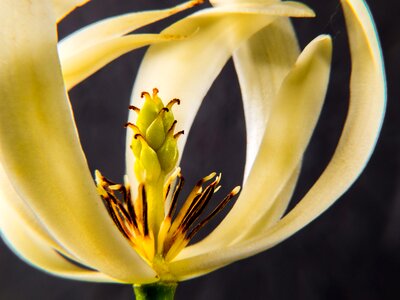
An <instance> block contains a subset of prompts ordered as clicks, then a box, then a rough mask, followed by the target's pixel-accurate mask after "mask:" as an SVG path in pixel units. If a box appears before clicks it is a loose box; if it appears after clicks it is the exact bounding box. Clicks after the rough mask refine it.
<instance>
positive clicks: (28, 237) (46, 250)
mask: <svg viewBox="0 0 400 300" xmlns="http://www.w3.org/2000/svg"><path fill="white" fill-rule="evenodd" d="M0 226H1V228H2V230H1V236H2V238H3V239H4V241H5V242H6V244H7V245H8V246H9V247H10V248H11V249H12V250H13V251H14V253H15V254H17V255H18V256H19V257H20V258H21V259H22V260H24V261H25V262H27V263H28V264H30V265H32V266H34V267H36V268H38V269H41V270H43V271H45V272H48V273H50V274H52V275H55V276H60V277H64V278H69V279H76V280H85V281H99V282H100V281H101V282H115V281H116V280H114V279H112V278H110V277H108V276H106V275H103V274H101V273H99V272H97V271H93V270H88V269H84V268H82V267H80V266H78V265H75V264H73V263H72V262H70V261H68V260H67V259H65V258H64V257H62V256H61V255H60V254H58V253H57V251H56V250H55V249H54V248H52V247H51V246H50V245H49V244H48V242H47V240H43V239H41V237H40V236H38V235H37V234H36V232H33V229H32V227H30V226H29V225H28V226H27V224H26V223H23V222H21V219H20V218H19V217H18V215H16V214H15V213H14V211H13V210H11V209H7V207H6V206H2V207H1V210H0Z"/></svg>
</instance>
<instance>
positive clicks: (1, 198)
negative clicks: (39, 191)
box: [0, 165, 62, 251]
mask: <svg viewBox="0 0 400 300" xmlns="http://www.w3.org/2000/svg"><path fill="white" fill-rule="evenodd" d="M5 211H7V212H10V213H11V214H12V215H13V218H17V219H18V220H20V221H19V222H20V223H24V226H25V227H30V228H31V231H32V232H33V233H35V234H36V235H38V236H40V237H41V239H42V240H44V241H46V242H47V243H48V244H49V245H51V246H52V247H53V248H56V249H58V250H59V251H62V250H61V249H62V248H61V246H60V245H58V243H57V242H56V241H55V240H54V239H53V238H52V237H51V236H50V234H49V233H48V232H47V230H46V228H45V227H44V226H43V224H41V223H40V221H39V220H38V218H37V216H35V214H34V213H33V211H32V209H31V208H30V207H29V206H28V205H27V204H26V203H25V202H24V201H23V200H22V199H21V198H20V197H19V195H18V194H17V192H16V191H15V189H14V187H13V186H12V185H11V183H10V181H9V180H8V178H7V176H6V174H5V172H4V170H3V167H2V166H1V165H0V221H1V224H4V222H5V220H3V217H1V216H7V215H8V213H5ZM13 218H12V219H13ZM8 219H9V218H8Z"/></svg>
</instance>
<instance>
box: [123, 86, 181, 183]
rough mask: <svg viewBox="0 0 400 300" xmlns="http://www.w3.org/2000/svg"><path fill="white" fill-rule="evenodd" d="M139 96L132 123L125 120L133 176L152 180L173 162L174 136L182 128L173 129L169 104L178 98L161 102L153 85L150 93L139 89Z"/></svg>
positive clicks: (176, 136) (175, 153)
mask: <svg viewBox="0 0 400 300" xmlns="http://www.w3.org/2000/svg"><path fill="white" fill-rule="evenodd" d="M143 97H144V98H145V101H144V104H143V107H142V108H141V109H138V108H136V107H132V109H134V110H135V111H136V112H137V113H138V118H137V122H136V124H131V123H128V124H127V126H128V127H130V128H131V129H132V130H133V131H134V137H133V139H132V142H131V149H132V152H133V155H134V156H135V158H136V161H135V166H134V171H135V174H136V177H137V179H138V180H139V181H140V182H145V181H149V182H153V181H157V180H158V179H159V178H160V176H161V175H163V176H165V175H167V174H168V173H169V172H171V171H172V170H173V169H174V167H175V166H176V163H177V161H178V158H179V153H178V146H177V142H176V140H177V138H178V137H179V135H180V134H182V133H183V132H179V133H176V134H175V133H174V130H175V126H176V121H175V119H174V115H173V113H172V106H173V105H174V104H175V103H178V104H179V100H178V99H174V100H172V101H170V102H169V103H168V104H167V106H164V104H163V102H162V100H161V99H160V98H159V97H158V90H157V89H154V90H153V94H152V96H151V95H150V94H149V93H147V92H143V93H142V98H143Z"/></svg>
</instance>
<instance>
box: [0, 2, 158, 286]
mask: <svg viewBox="0 0 400 300" xmlns="http://www.w3.org/2000/svg"><path fill="white" fill-rule="evenodd" d="M0 8H1V9H0V20H1V21H0V22H1V25H2V27H3V28H8V30H5V31H3V32H2V39H3V40H2V45H3V47H2V48H1V49H0V64H1V65H0V79H1V80H0V100H1V101H0V115H1V116H0V147H1V150H0V154H1V156H2V157H1V159H0V161H1V162H2V163H3V167H4V170H5V172H6V174H7V177H8V178H9V179H10V182H11V183H12V185H13V186H14V188H15V190H16V191H17V192H18V194H19V195H20V197H21V198H22V199H23V200H24V201H25V202H26V203H27V205H29V207H31V208H32V210H33V211H34V212H35V214H36V215H37V216H38V218H39V219H40V220H41V222H42V223H43V225H44V226H45V227H46V228H47V230H48V231H49V233H50V234H51V236H53V237H54V238H55V239H56V240H57V242H58V243H60V244H61V245H62V246H63V248H65V249H67V250H68V252H69V253H71V254H72V255H73V256H75V257H77V258H78V259H79V260H80V261H82V262H84V264H85V265H88V266H91V267H92V268H94V269H96V270H100V271H101V272H102V273H104V274H108V275H109V276H112V277H113V278H117V279H118V280H121V281H125V282H139V283H140V282H151V281H154V280H156V279H155V273H154V271H153V270H152V269H151V268H150V267H149V266H148V265H147V264H146V263H145V262H144V261H143V260H142V259H141V258H140V257H139V256H138V255H137V254H136V253H135V252H134V251H133V249H132V248H131V246H130V245H129V243H128V242H127V241H126V240H125V239H124V238H123V237H122V235H121V233H120V232H119V231H118V229H117V228H116V226H115V225H114V223H113V221H112V220H111V218H110V217H109V215H108V213H107V212H106V209H105V208H104V206H103V203H102V202H101V199H100V197H99V196H98V194H97V191H96V188H95V186H94V182H93V179H92V176H91V174H90V172H89V170H88V166H87V162H86V160H85V157H84V154H83V152H82V149H81V147H80V143H79V138H78V136H77V132H76V128H75V126H74V120H73V116H72V112H71V108H70V105H69V100H68V97H67V95H66V92H65V87H64V84H63V78H62V74H61V68H60V65H59V61H58V55H57V48H56V47H57V37H56V32H55V26H54V22H55V18H54V14H53V11H52V7H51V6H50V4H49V3H47V2H33V1H32V2H31V1H23V2H18V5H16V4H15V2H11V1H6V2H2V3H1V5H0ZM16 8H18V9H16ZM15 24H18V26H15Z"/></svg>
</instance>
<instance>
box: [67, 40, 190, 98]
mask: <svg viewBox="0 0 400 300" xmlns="http://www.w3.org/2000/svg"><path fill="white" fill-rule="evenodd" d="M181 38H184V37H183V36H178V35H162V34H135V35H127V36H122V37H118V38H114V39H110V40H106V41H104V42H100V43H98V44H96V45H93V46H90V47H87V48H84V49H83V50H82V51H81V52H75V53H74V55H73V56H68V57H64V58H61V59H62V60H61V66H62V72H63V76H64V81H65V86H66V88H67V90H70V89H72V88H73V87H74V86H76V85H77V84H79V83H80V82H82V81H83V80H85V79H86V78H88V77H89V76H90V75H92V74H93V73H95V72H96V71H98V70H100V69H101V68H102V67H104V66H105V65H107V64H108V63H110V62H111V61H113V60H114V59H116V58H118V57H120V56H121V55H123V54H125V53H128V52H130V51H132V50H135V49H138V48H141V47H144V46H147V45H149V44H155V43H160V42H165V41H171V40H177V39H181Z"/></svg>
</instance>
